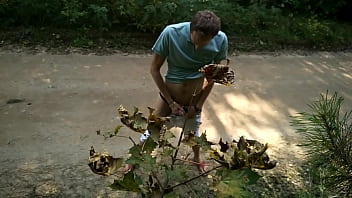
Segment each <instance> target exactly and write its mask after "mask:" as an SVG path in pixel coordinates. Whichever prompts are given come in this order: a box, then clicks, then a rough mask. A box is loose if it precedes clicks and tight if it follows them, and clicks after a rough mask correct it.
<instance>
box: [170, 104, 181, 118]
mask: <svg viewBox="0 0 352 198" xmlns="http://www.w3.org/2000/svg"><path fill="white" fill-rule="evenodd" d="M169 107H170V109H171V114H174V115H177V116H182V115H184V114H185V110H184V109H183V107H182V106H181V105H179V104H178V103H176V102H175V101H174V102H172V103H171V104H170V105H169Z"/></svg>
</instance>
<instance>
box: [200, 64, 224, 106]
mask: <svg viewBox="0 0 352 198" xmlns="http://www.w3.org/2000/svg"><path fill="white" fill-rule="evenodd" d="M226 61H228V60H226ZM221 62H222V61H217V62H215V64H221ZM213 87H214V81H211V80H210V81H208V80H207V79H206V78H204V84H203V88H202V91H201V92H200V97H199V99H198V101H197V103H196V108H197V109H202V107H203V104H204V103H205V101H206V99H207V98H208V96H209V94H210V92H211V90H212V89H213Z"/></svg>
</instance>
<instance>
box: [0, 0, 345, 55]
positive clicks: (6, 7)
mask: <svg viewBox="0 0 352 198" xmlns="http://www.w3.org/2000/svg"><path fill="white" fill-rule="evenodd" d="M204 9H208V10H212V11H214V12H215V13H216V14H217V15H218V16H220V17H221V19H222V29H223V31H224V32H226V33H227V34H228V36H229V38H230V39H231V40H232V41H233V42H235V43H237V44H238V45H237V47H238V48H242V49H248V50H250V49H254V48H256V49H258V48H265V49H268V48H278V47H280V46H281V47H282V46H301V47H302V46H304V47H308V48H316V49H330V50H334V49H335V50H336V49H350V48H351V44H352V23H351V22H352V15H351V10H352V1H349V0H50V1H47V0H0V23H1V26H2V34H1V39H2V40H11V39H12V41H13V42H14V40H15V39H17V41H18V40H21V38H22V39H28V38H30V39H31V41H33V39H36V38H37V41H43V39H44V38H45V39H44V40H46V39H51V40H52V39H56V40H59V41H62V42H68V43H69V44H73V45H76V46H83V47H94V46H96V45H98V43H99V41H98V40H97V38H100V39H102V38H105V39H108V40H109V45H111V46H112V47H118V46H121V45H123V43H124V42H125V43H126V42H127V43H129V42H130V41H131V40H134V39H131V37H136V35H138V37H141V35H143V36H142V37H143V38H146V37H145V35H148V36H147V38H148V39H149V40H151V42H153V41H154V39H155V37H156V36H157V35H158V34H159V33H160V31H161V30H162V29H163V28H164V27H165V26H166V25H167V24H171V23H177V22H181V21H189V20H190V18H191V16H192V15H193V14H194V13H195V12H196V11H198V10H204ZM63 31H65V32H69V33H65V34H64V33H63ZM4 32H6V33H4ZM9 32H11V34H9ZM15 32H17V36H13V34H15ZM19 32H20V36H19ZM53 32H55V34H54V35H55V37H54V38H48V37H50V35H53ZM60 32H61V34H60ZM131 35H133V36H131ZM121 39H122V40H125V41H124V42H122V41H121ZM34 42H35V41H34ZM138 43H141V42H138ZM145 45H150V43H147V44H145ZM149 47H150V46H149Z"/></svg>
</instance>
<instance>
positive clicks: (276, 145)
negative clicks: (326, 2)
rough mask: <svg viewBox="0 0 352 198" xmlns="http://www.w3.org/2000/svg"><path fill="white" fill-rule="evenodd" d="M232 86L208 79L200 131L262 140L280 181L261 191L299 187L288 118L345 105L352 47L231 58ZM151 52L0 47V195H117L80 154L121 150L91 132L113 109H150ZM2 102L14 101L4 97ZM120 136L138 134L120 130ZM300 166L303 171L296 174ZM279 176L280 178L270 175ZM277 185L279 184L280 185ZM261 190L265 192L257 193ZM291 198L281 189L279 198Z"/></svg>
mask: <svg viewBox="0 0 352 198" xmlns="http://www.w3.org/2000/svg"><path fill="white" fill-rule="evenodd" d="M231 60H232V62H231V65H232V67H233V69H234V70H235V71H236V74H237V83H236V85H235V86H232V87H224V86H220V85H217V86H215V88H214V90H213V92H212V94H211V95H210V96H209V100H208V101H207V105H206V106H205V108H204V114H203V115H204V116H203V125H202V131H204V130H206V132H207V134H208V137H209V138H210V139H211V140H214V141H215V140H217V139H218V138H219V137H223V138H225V139H226V140H231V139H233V138H235V139H238V138H239V137H240V136H242V135H244V136H245V137H246V138H254V139H257V140H259V141H261V142H268V143H269V144H270V148H269V154H270V155H271V158H273V159H275V160H277V161H278V167H277V168H275V169H274V170H271V171H268V172H266V173H265V174H266V177H264V178H263V179H262V180H263V181H262V183H263V182H264V183H265V181H266V179H268V178H272V179H271V180H270V181H272V180H273V179H274V180H275V178H276V180H277V181H276V182H277V183H279V184H280V185H281V187H277V185H272V184H271V183H270V182H266V183H265V184H263V185H264V186H266V188H265V190H263V189H262V190H263V191H261V192H258V193H259V194H261V195H263V196H264V195H265V196H269V195H277V197H279V195H280V193H283V192H282V191H285V192H286V191H289V190H290V189H289V188H292V189H299V187H300V186H302V185H303V182H304V181H303V180H302V177H303V176H302V175H301V174H303V173H302V170H301V168H300V166H299V165H300V163H301V161H302V159H303V156H302V154H303V151H302V149H301V148H300V147H297V146H296V144H297V143H298V141H299V139H300V137H299V136H298V135H297V134H296V133H295V132H294V130H293V128H292V127H291V126H290V124H289V121H290V118H289V116H290V115H294V114H295V113H296V112H301V111H307V110H308V107H307V104H308V103H310V102H311V101H313V100H316V99H317V98H318V97H319V94H321V93H324V92H326V90H329V91H330V92H331V93H332V92H334V91H337V92H338V93H339V95H341V96H343V97H344V98H345V102H344V107H345V110H350V109H351V107H352V54H351V53H342V52H341V53H328V52H319V53H313V54H310V55H307V56H302V55H278V56H272V55H238V56H232V57H231ZM150 61H151V56H150V55H128V54H125V55H123V54H115V55H109V56H95V55H79V54H69V55H52V54H47V53H37V54H27V53H25V52H21V53H14V52H8V51H1V52H0V82H1V83H0V165H1V169H0V178H1V179H0V197H123V196H125V195H121V194H119V192H111V191H110V190H109V188H108V187H107V185H108V184H109V183H111V179H110V178H103V177H100V176H98V175H94V174H93V173H91V171H90V170H89V167H88V166H87V159H88V151H89V148H90V146H92V145H94V147H95V149H96V150H99V151H103V150H107V151H109V152H110V153H111V154H113V155H116V156H118V155H124V154H126V153H127V149H128V148H129V147H130V146H131V142H129V141H126V139H109V140H104V139H103V138H102V137H101V136H97V135H96V133H95V131H96V130H98V129H102V130H110V129H113V128H114V127H115V126H116V125H118V124H120V122H119V120H118V118H117V111H116V109H117V107H118V106H119V105H120V104H122V105H124V106H125V107H126V108H128V109H132V107H133V106H138V107H140V109H141V110H142V111H144V112H146V111H147V106H153V103H154V97H155V96H156V95H157V89H156V86H155V85H154V83H153V82H152V79H151V77H150V75H149V73H148V71H149V63H150ZM9 99H22V100H23V101H22V102H18V103H11V104H7V102H8V100H9ZM121 133H122V135H129V136H132V137H133V138H134V139H136V140H137V139H138V138H139V136H138V134H136V133H133V132H131V131H129V130H127V129H123V131H122V132H121ZM303 172H304V171H303ZM278 178H279V179H278ZM280 188H282V189H280ZM264 191H265V192H264ZM290 196H293V195H292V193H291V194H287V196H286V197H290Z"/></svg>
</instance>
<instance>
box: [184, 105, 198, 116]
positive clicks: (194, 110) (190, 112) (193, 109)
mask: <svg viewBox="0 0 352 198" xmlns="http://www.w3.org/2000/svg"><path fill="white" fill-rule="evenodd" d="M200 112H201V109H200V108H198V107H196V106H195V105H193V106H188V107H187V114H186V115H187V118H194V117H195V116H196V115H198V114H200Z"/></svg>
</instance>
